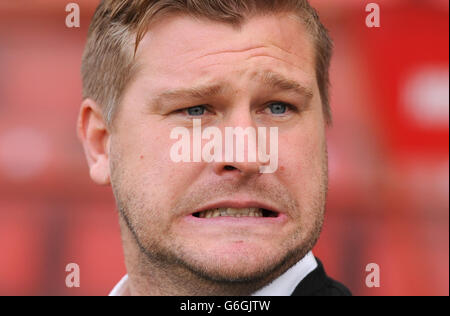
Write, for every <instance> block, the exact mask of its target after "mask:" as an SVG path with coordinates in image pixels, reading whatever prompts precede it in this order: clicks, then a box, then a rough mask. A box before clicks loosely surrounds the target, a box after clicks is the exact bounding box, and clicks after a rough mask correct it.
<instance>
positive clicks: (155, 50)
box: [136, 13, 315, 84]
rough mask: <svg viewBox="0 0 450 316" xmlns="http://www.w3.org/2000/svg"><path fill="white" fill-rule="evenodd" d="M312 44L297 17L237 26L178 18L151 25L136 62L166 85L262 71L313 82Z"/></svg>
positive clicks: (284, 15)
mask: <svg viewBox="0 0 450 316" xmlns="http://www.w3.org/2000/svg"><path fill="white" fill-rule="evenodd" d="M312 43H313V42H312V39H311V36H310V35H309V33H308V32H307V31H306V28H305V27H304V25H303V23H301V21H300V20H299V18H297V17H295V16H294V15H293V14H288V13H282V14H273V15H272V14H271V15H264V16H254V17H250V18H248V19H247V20H246V21H244V22H243V23H242V25H240V26H239V27H236V26H232V25H230V24H225V23H221V22H215V21H211V20H207V19H194V18H192V17H190V16H187V15H180V14H177V15H172V16H169V17H165V18H164V19H160V20H158V21H156V22H155V23H153V24H152V25H151V26H150V27H149V30H148V32H147V33H146V35H145V36H144V38H143V40H142V42H141V43H140V45H139V48H138V51H137V54H136V62H137V65H138V67H137V68H138V69H139V74H140V75H142V74H143V75H144V76H147V77H148V76H151V77H154V78H158V81H159V83H163V82H164V78H166V79H168V82H166V83H167V84H169V83H171V84H176V83H179V84H182V83H184V82H186V81H194V80H201V78H205V77H208V75H210V74H211V73H215V74H216V75H218V74H223V75H226V73H227V72H231V71H234V72H239V73H242V72H243V71H245V68H248V69H250V70H251V68H253V70H252V72H254V70H255V69H256V68H260V67H266V68H267V69H266V70H270V71H278V72H284V73H285V74H289V73H290V74H291V76H289V77H293V76H292V75H294V74H295V75H296V76H297V77H299V78H304V79H305V80H306V79H307V78H309V79H311V78H315V71H314V48H313V44H312ZM209 79H211V78H209Z"/></svg>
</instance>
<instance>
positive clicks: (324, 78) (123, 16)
mask: <svg viewBox="0 0 450 316" xmlns="http://www.w3.org/2000/svg"><path fill="white" fill-rule="evenodd" d="M280 12H292V13H294V14H295V15H297V16H298V17H299V18H300V20H301V21H303V23H304V25H305V26H306V28H307V30H308V32H309V33H310V34H311V35H312V38H313V39H314V46H315V53H316V55H315V70H316V77H317V83H318V87H319V91H320V96H321V100H322V106H323V112H324V115H325V119H326V121H327V123H328V124H330V123H331V109H330V105H329V97H328V90H329V67H330V60H331V55H332V48H333V45H332V41H331V39H330V37H329V35H328V31H327V30H326V28H325V27H324V26H323V24H322V23H321V22H320V19H319V16H318V14H317V12H316V11H315V10H314V8H312V7H311V6H310V4H309V3H308V1H307V0H103V1H101V3H100V5H99V6H98V7H97V10H96V12H95V14H94V17H93V20H92V22H91V25H90V28H89V33H88V39H87V44H86V48H85V51H84V54H83V60H82V67H81V74H82V81H83V98H91V99H93V100H94V101H95V102H97V103H98V104H99V105H100V106H101V107H102V111H103V116H104V118H105V121H106V122H107V124H108V125H111V123H112V120H113V118H114V114H115V112H116V110H117V107H118V106H119V104H120V103H121V97H122V95H123V92H124V90H125V88H126V86H127V85H128V84H129V82H130V81H131V80H132V76H133V73H134V66H135V63H134V57H135V53H136V50H137V48H138V45H139V42H140V41H141V40H142V38H143V37H144V35H145V33H146V31H147V27H148V25H149V23H150V22H152V21H154V20H156V19H157V18H160V17H161V16H164V15H167V14H173V13H184V14H187V15H191V16H193V17H199V18H206V19H209V20H211V21H217V22H222V23H228V24H230V25H233V26H239V25H241V24H242V23H243V22H244V21H245V20H246V19H248V17H250V16H252V15H256V14H268V13H280Z"/></svg>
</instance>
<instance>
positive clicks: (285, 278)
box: [109, 251, 317, 296]
mask: <svg viewBox="0 0 450 316" xmlns="http://www.w3.org/2000/svg"><path fill="white" fill-rule="evenodd" d="M316 268H317V261H316V259H315V258H314V255H313V254H312V252H311V251H310V252H308V254H307V255H306V256H304V257H303V259H301V260H300V261H299V262H297V263H296V264H295V265H293V266H292V267H290V268H289V269H288V270H287V271H286V272H284V273H283V274H282V275H280V276H279V277H278V278H276V279H275V280H273V281H272V282H271V283H269V284H268V285H266V286H265V287H263V288H262V289H260V290H258V291H256V292H255V293H253V294H252V296H289V295H291V294H292V292H294V290H295V288H296V287H297V286H298V284H299V283H300V282H301V281H302V280H303V279H304V278H305V277H306V276H307V275H308V274H310V273H311V272H312V271H313V270H314V269H316ZM127 295H129V289H128V275H125V276H124V277H123V278H122V279H121V280H120V281H119V283H117V285H116V286H115V287H114V288H113V290H112V291H111V293H109V296H127Z"/></svg>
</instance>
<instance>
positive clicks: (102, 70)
mask: <svg viewBox="0 0 450 316" xmlns="http://www.w3.org/2000/svg"><path fill="white" fill-rule="evenodd" d="M330 56H331V42H330V40H329V38H328V36H327V32H326V30H325V29H324V28H323V26H322V25H321V24H320V22H319V20H318V17H317V14H316V13H315V11H314V10H313V9H312V8H311V7H309V5H308V3H307V2H306V1H301V0H298V1H293V0H291V1H289V0H286V1H282V0H278V1H276V0H273V1H269V0H266V1H258V0H255V1H248V0H247V1H244V0H243V1H238V0H233V1H230V0H223V1H219V0H215V1H211V0H203V1H202V0H196V1H194V0H191V1H189V0H183V1H181V0H179V1H176V0H171V1H170V0H163V1H148V0H147V1H145V0H140V1H129V0H128V1H126V0H123V1H103V2H102V3H101V4H100V6H99V8H98V10H97V12H96V14H95V16H94V20H93V22H92V25H91V29H90V32H89V39H88V44H87V47H86V51H85V55H84V57H83V69H82V74H83V89H84V97H85V100H84V101H83V105H82V109H81V112H80V118H79V125H78V132H79V135H80V138H81V140H82V142H83V144H84V148H85V151H86V156H87V159H88V162H89V166H90V172H91V177H92V178H93V179H94V181H96V182H97V183H99V184H111V185H112V187H113V191H114V195H115V197H116V201H117V204H118V208H119V210H120V214H121V219H122V224H123V225H122V235H123V236H128V237H124V247H125V254H126V256H127V254H129V256H130V257H131V256H134V257H136V258H139V259H136V260H135V261H136V262H131V261H130V260H129V261H127V268H128V270H129V271H130V269H138V270H139V271H140V272H139V273H141V274H142V270H143V268H142V265H145V264H147V265H148V266H149V267H153V268H155V267H158V268H159V269H160V270H166V271H170V274H171V275H173V274H174V271H177V273H178V274H179V275H184V276H190V277H191V278H195V277H197V278H198V279H201V280H204V281H205V282H206V281H207V282H213V283H214V282H216V283H217V284H231V283H232V284H238V283H242V284H244V283H252V282H257V281H259V280H266V281H267V280H271V279H273V278H274V277H276V276H278V275H279V274H281V273H282V272H284V271H285V270H286V269H287V268H288V267H289V266H291V265H292V264H293V263H295V262H296V261H298V260H299V259H300V258H302V257H303V256H304V255H305V254H306V253H307V252H308V251H309V250H310V249H311V248H312V247H313V245H314V244H315V242H316V241H317V238H318V236H319V233H320V229H321V226H322V221H323V214H324V209H325V200H326V192H327V174H328V173H327V151H326V139H325V128H326V125H327V123H329V122H330V121H331V114H330V110H329V106H328V68H329V62H330ZM193 118H200V119H201V120H202V124H203V125H204V126H205V127H206V126H209V127H210V126H215V127H218V128H219V129H221V130H224V129H225V127H237V126H239V127H243V128H246V127H255V128H257V127H276V128H278V161H279V162H278V165H279V167H278V170H277V171H276V172H275V173H273V174H261V173H259V168H258V167H259V166H260V165H261V163H260V162H210V163H206V162H200V163H175V162H173V161H172V160H171V158H170V148H171V145H172V144H173V142H174V141H173V140H171V138H170V134H171V130H173V129H174V128H176V127H185V128H187V129H192V119H193ZM217 208H220V209H221V211H224V209H227V208H231V209H232V210H229V212H244V213H245V212H247V211H248V210H244V209H246V208H254V209H258V211H257V212H255V213H254V214H253V215H256V214H258V215H260V214H262V215H264V217H248V216H243V217H238V218H236V217H220V218H202V217H203V216H204V215H205V214H206V212H204V211H206V210H208V209H217ZM216 215H217V214H216ZM130 236H131V237H130ZM131 248H134V250H133V249H131ZM136 252H138V253H139V254H140V255H136ZM137 261H139V262H137ZM131 265H141V267H140V268H137V267H131ZM136 273H138V272H136ZM155 273H156V272H155Z"/></svg>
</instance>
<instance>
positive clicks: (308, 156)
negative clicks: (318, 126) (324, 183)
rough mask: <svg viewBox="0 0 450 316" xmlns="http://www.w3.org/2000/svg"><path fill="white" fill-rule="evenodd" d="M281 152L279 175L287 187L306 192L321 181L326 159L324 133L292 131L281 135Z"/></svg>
mask: <svg viewBox="0 0 450 316" xmlns="http://www.w3.org/2000/svg"><path fill="white" fill-rule="evenodd" d="M279 151H280V152H279V157H280V158H279V159H280V161H279V170H278V173H279V175H280V177H282V178H283V179H284V182H285V184H286V185H288V186H289V187H294V188H296V189H300V190H301V191H303V192H304V191H305V190H308V188H309V187H312V186H313V184H314V183H316V182H317V181H318V180H319V179H321V174H322V172H323V167H324V162H325V158H326V156H325V136H324V134H323V133H322V132H320V131H313V132H311V133H306V132H302V131H300V132H299V131H297V132H293V131H292V132H289V133H287V134H284V135H280V144H279ZM296 192H299V191H298V190H296Z"/></svg>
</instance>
